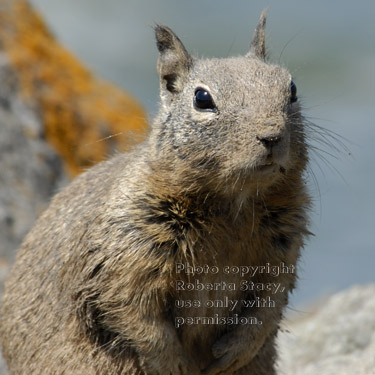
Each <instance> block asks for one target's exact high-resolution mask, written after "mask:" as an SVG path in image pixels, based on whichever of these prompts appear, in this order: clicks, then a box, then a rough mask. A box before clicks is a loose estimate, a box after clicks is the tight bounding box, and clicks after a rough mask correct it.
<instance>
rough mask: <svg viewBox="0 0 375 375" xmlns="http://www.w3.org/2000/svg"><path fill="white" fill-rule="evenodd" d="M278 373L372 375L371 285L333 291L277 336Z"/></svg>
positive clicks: (374, 313) (374, 288)
mask: <svg viewBox="0 0 375 375" xmlns="http://www.w3.org/2000/svg"><path fill="white" fill-rule="evenodd" d="M278 344H279V362H278V368H279V374H280V375H290V374H293V375H316V374H324V375H337V374H340V375H354V374H355V375H374V374H375V284H372V285H367V286H354V287H352V288H350V289H348V290H345V291H343V292H340V293H337V294H335V295H333V296H332V297H330V298H329V299H327V300H326V301H325V302H324V303H322V304H320V306H319V307H318V308H316V309H315V310H314V311H313V312H312V313H310V314H309V315H308V316H305V317H304V318H299V319H297V320H295V319H293V320H292V321H290V320H289V321H286V322H285V323H284V329H283V332H282V333H280V334H279V337H278Z"/></svg>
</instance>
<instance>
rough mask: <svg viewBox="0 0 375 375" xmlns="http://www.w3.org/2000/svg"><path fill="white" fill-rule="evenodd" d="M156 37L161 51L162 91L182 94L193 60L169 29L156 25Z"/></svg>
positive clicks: (159, 67) (159, 68) (159, 69)
mask: <svg viewBox="0 0 375 375" xmlns="http://www.w3.org/2000/svg"><path fill="white" fill-rule="evenodd" d="M155 37H156V45H157V47H158V50H159V59H158V73H159V76H160V83H161V90H167V92H169V93H172V94H174V93H176V92H180V91H181V90H182V87H183V83H184V78H185V77H186V75H187V73H188V71H189V69H190V67H191V65H192V63H193V59H192V58H191V56H190V55H189V53H188V52H187V51H186V49H185V47H184V45H183V44H182V42H181V41H180V39H179V38H178V37H177V35H176V34H175V33H174V32H173V31H172V30H171V29H170V28H169V27H167V26H163V25H156V27H155ZM162 96H163V93H162Z"/></svg>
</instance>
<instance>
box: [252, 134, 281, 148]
mask: <svg viewBox="0 0 375 375" xmlns="http://www.w3.org/2000/svg"><path fill="white" fill-rule="evenodd" d="M256 138H257V141H259V142H260V143H262V145H263V146H265V147H267V148H271V147H273V146H276V145H277V144H278V143H279V142H280V141H281V137H280V136H278V135H270V136H256Z"/></svg>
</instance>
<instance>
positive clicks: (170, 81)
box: [0, 14, 309, 375]
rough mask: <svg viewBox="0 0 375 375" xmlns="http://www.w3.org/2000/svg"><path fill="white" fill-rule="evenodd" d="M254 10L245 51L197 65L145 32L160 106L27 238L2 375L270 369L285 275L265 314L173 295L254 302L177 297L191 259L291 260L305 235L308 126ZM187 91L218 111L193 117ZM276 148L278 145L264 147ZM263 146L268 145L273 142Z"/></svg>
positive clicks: (215, 277) (173, 40) (172, 42)
mask: <svg viewBox="0 0 375 375" xmlns="http://www.w3.org/2000/svg"><path fill="white" fill-rule="evenodd" d="M264 24H265V14H263V15H262V17H261V20H260V23H259V25H258V27H257V29H256V31H255V35H254V38H253V42H252V44H251V50H250V52H249V53H248V54H247V55H246V56H245V57H236V58H229V59H222V60H219V59H211V60H197V59H195V58H193V57H191V56H190V55H189V54H188V52H187V51H186V50H185V48H184V46H183V45H182V43H181V42H180V40H179V39H178V38H177V36H176V35H175V34H174V33H173V32H172V31H171V30H170V29H168V28H167V27H165V26H157V27H156V30H155V32H156V38H157V44H158V49H159V51H160V57H159V63H158V70H159V74H160V78H161V80H160V82H161V99H162V103H161V108H160V112H159V115H158V116H157V118H156V119H155V122H154V125H153V129H152V132H151V135H150V136H149V138H148V140H146V142H145V143H144V144H142V145H140V146H138V148H136V149H135V150H134V151H133V152H131V153H129V154H125V155H118V156H117V157H115V158H113V159H111V160H109V161H107V162H104V163H102V164H99V165H98V166H96V167H94V168H92V169H91V170H89V171H88V172H86V173H85V174H84V175H82V176H80V177H78V178H77V179H76V180H75V181H74V182H73V183H72V184H71V185H70V186H69V187H67V188H66V189H65V190H64V191H63V192H61V193H60V194H58V195H57V196H56V197H55V198H54V199H53V201H52V203H51V205H50V207H49V209H48V210H47V211H46V212H45V213H44V214H43V215H42V216H41V218H40V219H39V221H38V222H37V224H36V225H35V227H34V228H33V229H32V231H31V232H30V233H29V235H28V236H27V237H26V239H25V241H24V243H23V245H22V248H21V250H20V253H19V254H18V257H17V261H16V263H15V266H14V268H13V270H12V273H11V275H10V277H9V279H8V281H7V283H6V292H5V296H4V301H3V306H2V311H1V326H0V334H1V342H2V348H3V352H4V356H5V358H6V360H7V363H8V366H9V370H10V373H11V374H13V375H15V374H17V375H22V374H25V375H26V374H27V375H39V374H66V375H70V374H85V375H94V374H107V375H115V374H116V375H119V374H129V375H130V374H139V375H145V374H158V375H166V374H170V375H172V374H173V375H187V374H201V373H202V374H203V373H204V374H221V375H224V374H225V375H230V374H236V375H241V374H254V375H266V374H267V375H270V374H273V373H274V370H273V363H274V357H275V344H274V338H275V335H276V333H277V329H278V324H279V322H280V319H281V317H282V311H283V308H284V307H285V306H286V304H287V300H288V293H289V292H290V291H291V290H292V289H293V288H294V284H295V278H296V275H295V274H281V275H280V276H279V277H278V278H274V277H272V276H271V275H270V274H267V273H264V274H259V275H257V276H256V277H255V278H254V279H253V280H252V281H254V282H259V283H267V282H279V283H281V284H282V285H283V286H285V292H284V293H277V294H275V295H271V294H270V292H258V294H257V296H259V297H266V296H267V295H271V296H272V298H273V299H274V300H276V307H275V308H251V309H250V308H249V309H245V308H243V307H242V308H241V306H240V305H239V306H238V307H237V308H236V309H235V310H234V311H233V312H231V311H229V310H228V309H225V308H215V309H208V308H204V307H200V308H196V309H193V308H192V309H188V308H186V309H178V308H176V307H175V302H174V301H175V300H176V299H179V300H188V299H197V300H200V301H203V302H204V301H206V300H208V299H211V300H212V299H223V298H224V297H225V296H229V297H230V298H231V299H238V300H241V299H245V298H247V299H251V298H255V294H254V293H246V292H242V291H240V290H239V289H238V288H236V290H235V291H231V292H228V291H221V290H219V291H193V292H191V291H177V290H176V287H175V282H176V280H179V279H181V280H185V281H188V280H189V281H194V280H196V279H198V280H200V281H201V282H204V283H208V282H220V281H222V280H225V281H226V282H233V283H235V284H236V286H237V287H238V286H239V282H240V280H241V279H244V278H243V277H242V278H241V277H240V276H239V275H234V274H229V275H225V278H224V277H223V274H221V273H219V274H213V273H207V274H201V275H198V274H194V275H186V274H183V273H181V274H177V273H176V263H183V264H190V265H204V264H209V265H216V266H218V267H219V268H221V267H223V266H226V265H229V266H232V265H257V266H260V265H265V264H267V263H270V264H271V265H276V266H277V265H279V264H280V262H284V263H285V264H287V265H295V264H296V262H297V260H298V257H299V249H300V248H301V246H303V241H304V237H305V236H306V235H307V234H308V231H307V229H306V227H307V218H306V211H307V209H308V206H309V198H308V195H307V193H306V191H305V186H304V180H303V176H302V175H303V172H304V170H305V167H306V163H307V152H306V145H305V140H304V129H303V121H302V118H301V115H300V111H299V105H298V103H291V93H290V85H291V77H290V74H289V73H288V72H287V71H286V70H284V69H282V68H280V67H278V66H274V65H271V64H268V63H267V62H266V61H265V47H264ZM197 87H203V88H204V89H206V90H208V91H210V93H211V95H212V97H213V99H214V102H215V105H216V108H215V110H212V111H211V110H208V111H202V110H200V109H197V108H194V105H193V97H194V92H195V90H196V88H197ZM275 139H278V141H277V142H274V140H275ZM272 142H274V143H272ZM271 163H272V164H271ZM234 313H236V314H239V315H240V316H251V317H256V318H257V319H259V320H261V321H262V322H263V324H262V325H237V326H235V327H230V326H226V325H217V324H216V325H199V324H196V325H182V326H181V327H179V328H176V327H175V325H174V322H175V321H174V318H175V317H176V316H181V317H191V316H214V314H219V316H222V317H227V316H231V315H233V314H234Z"/></svg>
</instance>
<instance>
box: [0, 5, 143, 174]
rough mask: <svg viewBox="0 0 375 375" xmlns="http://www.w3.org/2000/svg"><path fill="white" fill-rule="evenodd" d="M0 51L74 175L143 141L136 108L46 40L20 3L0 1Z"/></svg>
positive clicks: (28, 8)
mask: <svg viewBox="0 0 375 375" xmlns="http://www.w3.org/2000/svg"><path fill="white" fill-rule="evenodd" d="M0 25H1V28H0V49H2V50H3V52H4V53H5V54H6V55H7V57H8V59H9V62H10V64H11V66H12V67H13V68H14V71H15V73H16V75H17V76H18V82H19V91H20V94H21V95H22V96H23V98H24V99H25V100H28V99H30V98H32V101H33V102H34V103H35V106H36V110H37V111H38V112H39V116H40V120H41V122H42V123H43V125H44V130H45V137H46V139H47V141H48V142H49V143H50V144H51V145H52V146H53V147H54V149H55V150H56V151H57V153H58V154H59V155H60V156H61V157H62V159H63V161H64V164H65V166H66V169H67V171H68V172H69V173H70V174H71V175H75V174H77V173H79V172H81V171H82V170H84V169H85V168H87V167H89V166H92V165H93V164H95V163H97V162H98V161H101V160H103V159H105V158H108V156H109V155H111V154H112V153H113V152H115V151H118V150H120V151H125V150H126V149H127V148H129V146H130V145H131V144H134V143H136V142H139V141H140V140H142V139H143V137H144V135H145V133H146V131H147V124H146V115H145V112H144V110H143V109H142V108H141V106H140V104H139V103H138V102H137V101H136V100H135V99H133V98H132V97H131V96H130V95H128V94H126V93H124V92H123V91H121V90H119V89H118V88H116V87H115V86H114V85H111V84H109V83H106V82H103V81H101V80H99V79H97V78H96V77H95V76H94V75H93V74H91V72H90V71H89V70H87V69H86V68H85V67H84V66H83V65H82V64H81V63H80V62H79V61H77V59H76V58H75V57H74V56H73V55H72V54H71V53H70V52H68V51H67V50H66V49H65V48H64V47H62V46H61V45H60V44H59V43H58V42H57V41H56V40H55V39H54V37H53V36H52V34H51V33H50V31H49V30H48V28H47V27H46V25H45V24H44V22H43V21H42V19H41V17H40V16H39V15H38V14H37V13H36V12H35V11H34V10H33V9H32V7H31V6H30V5H29V4H28V2H27V1H25V0H0Z"/></svg>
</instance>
